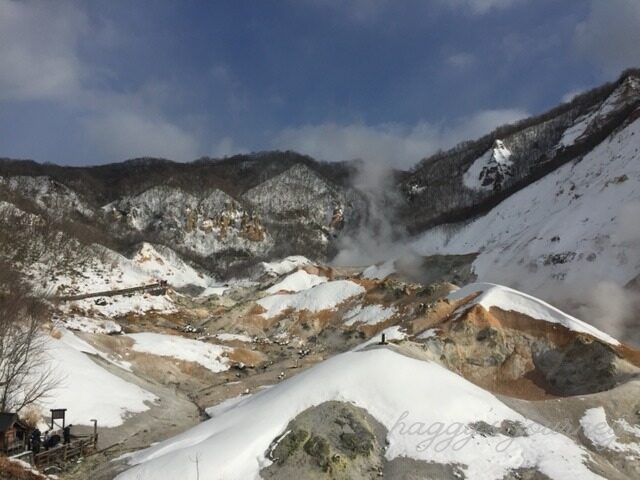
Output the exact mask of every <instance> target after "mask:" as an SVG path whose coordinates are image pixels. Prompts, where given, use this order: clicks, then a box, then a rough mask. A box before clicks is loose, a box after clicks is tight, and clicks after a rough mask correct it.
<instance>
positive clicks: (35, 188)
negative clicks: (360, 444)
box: [0, 175, 93, 219]
mask: <svg viewBox="0 0 640 480" xmlns="http://www.w3.org/2000/svg"><path fill="white" fill-rule="evenodd" d="M0 186H3V187H5V188H7V189H8V190H10V191H12V192H14V193H16V194H19V195H22V196H24V197H26V198H29V199H31V200H33V201H34V202H35V203H36V205H38V206H39V207H40V208H42V209H43V210H45V211H46V212H47V213H48V214H49V215H51V216H52V217H53V218H56V219H62V218H63V217H64V216H65V215H69V214H80V215H83V216H85V217H87V218H92V217H93V210H92V209H91V208H90V207H89V205H88V204H87V203H86V202H85V201H84V200H83V199H82V198H80V196H79V195H78V194H77V193H75V192H74V191H73V190H71V189H70V188H68V187H66V186H65V185H62V184H61V183H59V182H56V181H55V180H52V179H51V178H49V177H45V176H40V177H27V176H22V175H17V176H14V177H3V176H0Z"/></svg>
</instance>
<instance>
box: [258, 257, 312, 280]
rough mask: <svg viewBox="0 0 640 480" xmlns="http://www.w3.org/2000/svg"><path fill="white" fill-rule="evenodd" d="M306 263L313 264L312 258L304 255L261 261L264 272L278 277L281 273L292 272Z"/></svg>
mask: <svg viewBox="0 0 640 480" xmlns="http://www.w3.org/2000/svg"><path fill="white" fill-rule="evenodd" d="M305 265H311V260H309V259H308V258H307V257H303V256H302V255H293V256H291V257H287V258H283V259H282V260H276V261H273V262H261V263H260V266H261V267H262V270H263V271H264V273H266V274H267V275H270V276H272V277H278V276H280V275H284V274H286V273H290V272H292V271H293V270H295V269H297V268H298V267H304V266H305Z"/></svg>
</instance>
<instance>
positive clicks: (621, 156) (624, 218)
mask: <svg viewBox="0 0 640 480" xmlns="http://www.w3.org/2000/svg"><path fill="white" fill-rule="evenodd" d="M639 158H640V120H635V121H634V122H633V123H631V124H630V125H628V126H626V128H624V129H622V130H620V131H618V132H617V133H615V134H613V135H612V136H611V137H609V138H608V139H607V140H605V141H604V142H603V143H601V144H600V145H598V146H597V147H596V148H594V149H593V150H592V151H591V152H590V153H589V154H587V155H585V157H583V158H582V160H581V161H579V162H578V163H575V162H574V163H569V164H566V165H564V166H562V167H560V168H558V169H557V170H555V171H553V172H551V173H549V174H547V175H546V176H545V177H544V178H542V179H540V180H538V181H537V182H535V183H533V184H531V185H529V186H528V187H526V188H524V189H522V190H520V191H518V192H517V193H515V194H513V195H511V196H510V197H508V198H507V199H506V200H504V201H503V202H502V203H500V204H499V205H497V206H496V207H494V208H493V209H492V210H491V211H490V212H489V213H487V214H486V215H484V216H482V217H479V218H477V219H476V220H474V221H472V222H470V223H468V224H465V225H456V226H452V225H449V226H445V227H438V228H435V229H432V230H429V231H428V232H426V233H425V234H424V235H422V236H420V237H419V238H417V239H416V240H415V241H414V242H413V243H412V247H413V248H414V249H415V251H416V252H417V253H419V254H423V255H432V254H466V253H472V252H479V255H478V256H477V258H476V260H475V261H474V263H473V269H474V271H475V273H476V274H477V276H478V280H479V281H489V282H495V283H501V284H507V285H511V286H513V287H515V288H518V289H520V290H525V291H527V292H530V293H532V294H535V295H536V296H539V297H543V298H545V299H548V300H550V301H552V302H553V303H561V302H562V300H563V299H564V298H566V297H571V296H573V297H577V296H578V295H580V294H583V295H584V294H585V292H586V290H587V288H586V287H590V286H593V285H595V284H596V283H598V282H601V281H610V282H614V283H615V284H617V285H625V284H626V283H627V282H629V281H630V280H632V279H633V278H634V277H635V276H636V275H638V274H639V273H640V229H638V228H637V218H638V215H639V214H640V161H638V160H639ZM563 287H564V288H563ZM567 289H570V291H567ZM586 293H587V294H588V293H589V292H586Z"/></svg>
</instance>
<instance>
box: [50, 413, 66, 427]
mask: <svg viewBox="0 0 640 480" xmlns="http://www.w3.org/2000/svg"><path fill="white" fill-rule="evenodd" d="M49 411H50V412H51V430H53V427H54V420H62V428H63V429H64V422H65V417H66V414H67V409H66V408H52V409H51V410H49Z"/></svg>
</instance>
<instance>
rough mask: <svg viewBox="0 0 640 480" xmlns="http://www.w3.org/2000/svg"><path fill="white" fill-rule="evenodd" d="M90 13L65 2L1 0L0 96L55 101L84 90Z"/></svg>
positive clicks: (0, 98)
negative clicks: (83, 45)
mask: <svg viewBox="0 0 640 480" xmlns="http://www.w3.org/2000/svg"><path fill="white" fill-rule="evenodd" d="M87 32H88V22H87V18H86V16H85V15H84V14H83V13H82V12H81V11H79V10H78V9H76V8H73V6H72V5H71V4H69V3H66V2H56V3H53V2H39V3H37V4H33V3H27V2H17V1H13V0H0V65H1V66H2V67H1V68H0V100H7V99H11V100H28V99H51V98H59V97H62V96H65V95H69V94H71V93H73V92H75V91H77V90H79V89H80V84H81V80H82V74H83V66H82V65H81V62H80V59H79V58H78V55H77V46H78V43H79V41H80V39H81V38H82V36H83V35H85V34H86V33H87Z"/></svg>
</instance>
